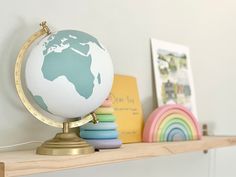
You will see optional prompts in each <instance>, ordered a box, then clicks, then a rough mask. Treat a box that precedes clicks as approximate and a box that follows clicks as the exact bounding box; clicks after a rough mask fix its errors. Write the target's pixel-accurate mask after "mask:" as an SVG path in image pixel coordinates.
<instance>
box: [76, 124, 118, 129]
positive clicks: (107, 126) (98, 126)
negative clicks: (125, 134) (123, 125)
mask: <svg viewBox="0 0 236 177" xmlns="http://www.w3.org/2000/svg"><path fill="white" fill-rule="evenodd" d="M116 128H117V126H116V124H115V123H114V122H99V123H97V124H94V123H91V122H89V123H87V124H85V125H83V126H81V127H80V130H91V131H94V130H115V129H116Z"/></svg>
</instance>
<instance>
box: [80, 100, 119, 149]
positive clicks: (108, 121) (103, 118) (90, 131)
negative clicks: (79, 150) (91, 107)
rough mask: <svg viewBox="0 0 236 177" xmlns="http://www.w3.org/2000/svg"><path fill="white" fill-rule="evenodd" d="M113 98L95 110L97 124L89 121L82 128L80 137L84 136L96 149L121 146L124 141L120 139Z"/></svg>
mask: <svg viewBox="0 0 236 177" xmlns="http://www.w3.org/2000/svg"><path fill="white" fill-rule="evenodd" d="M113 112H114V109H113V107H112V101H111V98H110V97H109V98H107V99H106V100H105V101H104V103H103V104H102V105H101V106H100V107H99V108H98V109H97V110H96V111H95V114H96V117H97V119H98V121H99V122H98V123H97V124H93V123H88V124H86V125H83V126H82V127H81V128H80V137H82V138H84V139H85V140H86V141H87V142H88V143H89V144H91V145H93V146H94V148H95V149H114V148H119V147H120V146H121V144H122V142H121V141H120V140H119V139H118V131H117V124H116V123H115V119H116V118H115V116H114V115H113Z"/></svg>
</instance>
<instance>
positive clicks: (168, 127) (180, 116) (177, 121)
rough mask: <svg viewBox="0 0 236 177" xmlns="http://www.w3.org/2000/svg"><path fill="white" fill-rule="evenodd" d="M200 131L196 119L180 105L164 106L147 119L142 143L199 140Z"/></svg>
mask: <svg viewBox="0 0 236 177" xmlns="http://www.w3.org/2000/svg"><path fill="white" fill-rule="evenodd" d="M201 137H202V133H201V129H200V126H199V123H198V120H197V119H196V117H195V116H194V115H193V114H192V112H191V111H189V110H188V109H187V108H185V107H183V106H181V105H177V104H174V105H164V106H161V107H159V108H157V109H156V110H154V111H153V112H152V113H151V115H150V116H149V117H148V119H147V121H146V123H145V127H144V131H143V141H144V142H162V141H185V140H199V139H201Z"/></svg>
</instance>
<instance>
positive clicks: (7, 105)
mask: <svg viewBox="0 0 236 177" xmlns="http://www.w3.org/2000/svg"><path fill="white" fill-rule="evenodd" d="M13 22H14V23H10V22H9V26H7V27H6V29H5V31H7V28H9V29H11V31H8V33H7V34H8V35H7V36H4V37H3V39H2V41H0V46H1V48H0V62H1V64H0V98H1V100H0V113H1V115H3V116H1V117H0V121H1V126H0V127H1V131H2V132H4V135H3V134H0V140H1V141H0V146H1V144H2V145H5V144H12V143H17V142H23V141H26V140H38V139H42V138H41V137H44V138H46V137H50V136H52V135H53V134H54V133H55V129H53V128H50V127H49V126H46V125H44V124H43V123H40V122H39V121H38V120H37V119H35V118H33V116H32V115H31V114H30V113H29V112H28V111H27V110H26V109H25V107H24V106H23V104H22V103H21V101H20V99H19V97H18V95H17V92H16V88H15V80H14V67H15V62H16V58H17V55H18V52H19V50H20V48H21V47H22V45H23V43H24V42H25V41H26V40H27V39H28V38H29V36H30V35H31V34H33V33H34V32H35V31H37V30H38V29H39V26H38V24H37V25H36V24H33V25H32V24H31V23H28V24H27V23H26V22H25V21H24V20H23V19H22V18H18V19H17V21H16V20H15V21H13ZM13 24H14V26H13ZM34 27H35V29H33V28H34ZM36 27H38V28H37V29H36ZM26 57H27V56H26ZM23 74H24V73H23ZM39 132H40V133H39ZM50 132H51V133H50ZM13 135H14V136H13ZM44 138H43V139H44Z"/></svg>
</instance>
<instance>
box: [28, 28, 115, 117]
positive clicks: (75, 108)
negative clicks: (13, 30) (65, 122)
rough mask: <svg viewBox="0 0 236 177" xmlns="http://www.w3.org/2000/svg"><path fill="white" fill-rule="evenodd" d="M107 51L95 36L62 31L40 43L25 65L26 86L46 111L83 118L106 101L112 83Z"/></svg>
mask: <svg viewBox="0 0 236 177" xmlns="http://www.w3.org/2000/svg"><path fill="white" fill-rule="evenodd" d="M113 75H114V73H113V65H112V61H111V58H110V55H109V53H108V52H107V49H105V47H104V46H103V45H102V44H101V43H100V42H99V41H98V40H97V39H96V38H95V37H93V36H91V35H89V34H87V33H85V32H81V31H76V30H62V31H58V32H55V33H52V34H50V35H48V36H46V37H45V38H43V39H42V40H41V41H39V42H38V43H37V44H36V45H35V46H34V47H33V49H32V50H31V52H30V53H29V56H28V58H27V61H26V65H25V80H26V87H27V89H28V90H29V92H30V94H31V95H32V98H33V100H34V101H35V102H36V103H37V104H38V105H39V106H40V107H41V108H42V109H43V110H45V111H47V112H48V113H50V114H53V115H56V116H59V117H62V118H75V117H82V116H84V115H86V114H88V113H90V112H93V111H94V110H95V109H96V108H97V107H99V106H100V105H101V104H102V102H103V101H104V100H105V99H106V98H107V96H108V95H109V92H110V90H111V87H112V82H113Z"/></svg>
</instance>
